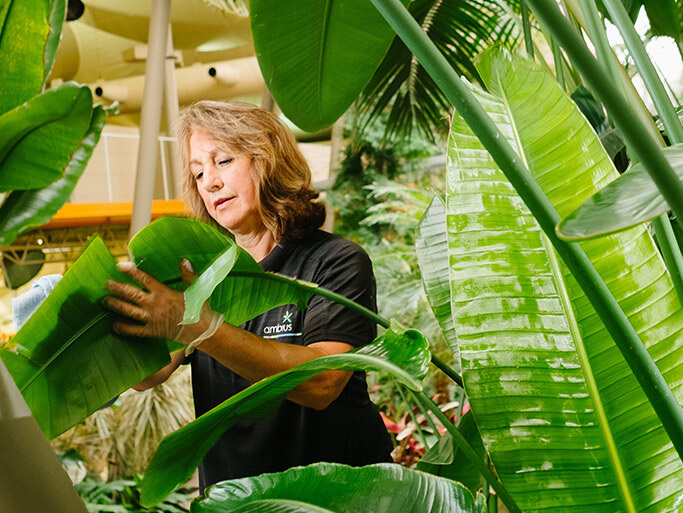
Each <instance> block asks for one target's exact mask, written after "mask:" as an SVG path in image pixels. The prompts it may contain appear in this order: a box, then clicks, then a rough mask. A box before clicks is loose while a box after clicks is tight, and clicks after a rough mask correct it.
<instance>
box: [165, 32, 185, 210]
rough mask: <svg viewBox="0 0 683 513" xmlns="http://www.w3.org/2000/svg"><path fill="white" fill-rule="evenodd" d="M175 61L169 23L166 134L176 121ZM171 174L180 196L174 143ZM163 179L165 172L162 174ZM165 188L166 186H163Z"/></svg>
mask: <svg viewBox="0 0 683 513" xmlns="http://www.w3.org/2000/svg"><path fill="white" fill-rule="evenodd" d="M175 61H176V56H175V53H174V51H173V30H172V29H171V24H170V23H169V24H168V36H167V38H166V65H165V67H164V104H165V106H166V134H167V135H169V136H171V135H173V127H174V126H175V124H176V121H178V111H179V106H178V84H177V82H176V76H175V64H176V63H175ZM161 158H162V159H163V158H164V152H162V153H161ZM170 168H171V171H172V172H171V176H172V183H173V186H172V188H173V194H172V195H173V197H176V198H177V197H179V196H180V192H181V191H180V184H181V183H182V182H181V180H182V169H181V168H180V156H179V155H178V147H177V145H176V144H171V162H170ZM163 176H164V180H165V179H166V173H164V174H163ZM164 190H166V188H164Z"/></svg>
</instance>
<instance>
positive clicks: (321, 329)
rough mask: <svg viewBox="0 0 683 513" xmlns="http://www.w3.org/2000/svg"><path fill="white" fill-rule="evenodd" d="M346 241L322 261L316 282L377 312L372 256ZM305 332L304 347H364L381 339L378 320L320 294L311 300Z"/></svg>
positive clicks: (306, 315) (304, 326) (305, 320)
mask: <svg viewBox="0 0 683 513" xmlns="http://www.w3.org/2000/svg"><path fill="white" fill-rule="evenodd" d="M342 240H343V239H342ZM343 242H344V244H343V245H341V247H340V248H338V250H335V251H333V252H330V253H329V254H328V255H327V257H326V258H325V259H324V260H323V261H322V262H320V266H319V272H318V273H317V274H318V276H316V280H315V282H316V283H317V284H318V285H320V286H321V287H324V288H326V289H328V290H331V291H333V292H336V293H338V294H341V295H342V296H344V297H347V298H349V299H352V300H353V301H356V302H357V303H359V304H361V305H363V306H365V307H366V308H369V309H370V310H372V311H373V312H376V311H377V302H376V298H375V277H374V275H373V272H372V262H371V261H370V257H368V255H367V253H366V252H365V251H364V250H363V248H361V247H360V246H358V245H357V244H354V243H352V242H349V241H343ZM302 331H303V344H304V345H309V344H313V343H314V342H323V341H331V342H344V343H347V344H351V345H354V346H362V345H365V344H368V343H370V342H372V340H374V338H375V337H376V336H377V326H376V324H375V322H374V321H372V320H370V319H368V318H367V317H365V316H364V315H362V314H360V313H358V312H356V311H355V310H351V309H350V308H347V307H344V306H342V305H340V304H339V303H335V302H334V301H331V300H329V299H325V298H323V297H321V296H319V295H316V294H314V295H312V296H311V299H310V300H309V306H308V309H307V310H306V311H305V316H304V324H303V330H302Z"/></svg>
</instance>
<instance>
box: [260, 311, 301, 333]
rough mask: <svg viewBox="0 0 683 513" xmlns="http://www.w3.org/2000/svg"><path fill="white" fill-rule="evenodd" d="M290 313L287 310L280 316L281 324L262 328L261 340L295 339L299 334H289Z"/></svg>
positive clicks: (290, 324) (290, 327) (290, 329)
mask: <svg viewBox="0 0 683 513" xmlns="http://www.w3.org/2000/svg"><path fill="white" fill-rule="evenodd" d="M292 313H293V312H290V311H289V310H288V311H286V312H285V314H284V315H283V316H282V324H275V325H273V326H266V327H264V328H263V338H280V337H297V336H300V335H301V333H291V331H292Z"/></svg>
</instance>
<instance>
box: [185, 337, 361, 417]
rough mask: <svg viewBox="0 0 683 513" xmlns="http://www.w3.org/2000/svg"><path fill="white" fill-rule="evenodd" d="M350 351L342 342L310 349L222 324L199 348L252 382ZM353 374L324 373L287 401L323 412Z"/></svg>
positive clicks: (343, 372)
mask: <svg viewBox="0 0 683 513" xmlns="http://www.w3.org/2000/svg"><path fill="white" fill-rule="evenodd" d="M351 348H352V346H351V345H349V344H345V343H341V342H319V343H316V344H311V345H310V346H298V345H293V344H285V343H282V342H277V341H274V340H270V339H266V338H263V337H259V336H258V335H254V334H253V333H250V332H248V331H245V330H243V329H240V328H237V327H235V326H232V325H230V324H223V325H222V326H221V327H220V328H219V329H218V331H217V332H216V333H215V334H214V335H213V336H211V337H210V338H208V339H207V340H205V341H204V342H202V343H201V344H200V345H199V346H198V347H197V349H199V350H200V351H202V352H204V353H206V354H208V355H209V356H211V357H212V358H214V359H215V360H217V361H218V362H220V363H221V364H222V365H224V366H225V367H227V368H229V369H230V370H232V371H233V372H234V373H236V374H238V375H240V376H242V377H243V378H245V379H247V380H249V381H251V382H253V383H255V382H257V381H259V380H261V379H263V378H266V377H268V376H272V375H274V374H278V373H280V372H283V371H286V370H289V369H291V368H292V367H296V366H297V365H300V364H302V363H305V362H308V361H310V360H313V359H315V358H320V357H321V356H328V355H330V354H336V353H342V352H345V351H348V350H349V349H351ZM351 375H352V373H351V372H347V371H325V372H322V373H320V374H318V375H317V376H314V377H313V378H311V379H309V380H307V381H305V382H304V383H301V384H300V385H299V386H297V387H296V388H294V389H293V390H292V391H291V392H290V393H289V394H287V399H289V400H291V401H293V402H295V403H298V404H301V405H303V406H308V407H310V408H314V409H318V410H321V409H324V408H326V407H327V406H328V405H329V404H330V403H331V402H332V401H334V400H335V399H336V398H337V397H338V396H339V394H340V393H341V391H342V390H343V388H344V386H346V383H347V382H348V380H349V379H350V377H351Z"/></svg>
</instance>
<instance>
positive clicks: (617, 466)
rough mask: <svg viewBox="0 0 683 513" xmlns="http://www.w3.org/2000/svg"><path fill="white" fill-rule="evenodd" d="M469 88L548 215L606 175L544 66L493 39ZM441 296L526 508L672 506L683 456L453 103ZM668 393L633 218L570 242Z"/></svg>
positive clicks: (653, 297)
mask: <svg viewBox="0 0 683 513" xmlns="http://www.w3.org/2000/svg"><path fill="white" fill-rule="evenodd" d="M478 64H479V70H480V73H481V76H482V77H483V79H484V81H485V82H486V84H487V87H488V89H489V91H490V92H491V94H489V93H485V92H483V91H481V90H480V89H478V88H476V87H474V86H472V87H471V89H472V91H473V93H474V94H475V96H476V97H477V99H478V100H479V101H480V102H481V104H482V106H483V107H484V109H485V110H486V111H487V112H488V114H489V115H490V116H491V117H492V118H493V119H494V121H495V122H496V124H497V125H498V127H499V128H500V129H501V131H502V132H503V134H505V136H506V138H507V139H508V140H509V142H510V143H511V144H512V145H513V147H515V148H516V149H517V151H518V153H519V154H520V157H521V158H522V159H523V160H524V161H525V163H526V164H527V166H528V167H529V169H530V170H531V172H532V173H533V175H534V177H535V179H536V180H537V182H538V183H539V185H540V186H541V187H542V189H543V190H544V192H545V193H546V194H547V195H548V197H549V198H550V200H551V201H552V202H553V204H554V206H555V208H556V209H557V210H558V211H559V213H560V215H566V214H567V213H569V212H571V211H573V210H574V209H575V208H576V207H577V206H578V205H579V204H581V203H582V202H583V201H585V200H586V199H587V198H588V197H590V196H591V195H592V194H594V193H595V192H596V191H597V190H599V189H601V188H602V187H604V185H606V183H608V182H609V181H611V180H614V179H616V178H617V176H618V174H617V172H616V171H615V170H614V167H613V165H612V163H611V161H610V160H609V158H608V156H607V155H606V153H605V151H604V149H603V148H602V147H601V145H600V143H599V140H598V138H597V136H596V135H595V133H594V132H593V131H592V129H591V128H590V126H589V124H588V123H587V121H586V119H585V118H584V117H583V116H582V115H581V114H580V112H579V111H578V110H577V108H576V107H575V106H574V105H573V104H572V102H571V101H570V99H569V98H568V97H567V96H566V95H565V94H564V93H563V92H562V90H561V89H560V87H559V86H558V85H557V84H556V82H555V81H554V79H553V78H552V77H551V76H549V75H548V74H546V73H545V72H544V71H543V70H542V69H540V68H539V67H538V66H537V65H536V64H534V63H533V62H531V61H529V60H528V59H526V58H523V57H520V56H511V55H509V54H507V53H506V52H502V51H495V50H494V51H489V52H488V53H486V54H485V55H483V56H482V58H481V59H480V61H479V63H478ZM448 175H449V178H448V195H447V209H448V217H447V230H448V238H449V254H448V256H447V257H446V256H444V258H448V259H449V262H450V280H451V307H452V313H453V319H454V322H455V328H456V332H457V334H458V342H459V347H460V354H461V361H462V369H463V378H464V381H465V387H466V390H467V394H468V397H469V399H470V403H471V405H472V411H473V413H474V417H475V420H476V422H477V424H478V426H479V428H480V430H481V433H482V439H483V440H484V444H485V446H486V448H487V450H488V451H489V453H490V456H491V460H492V462H493V464H494V466H495V468H496V470H497V473H498V475H499V476H500V478H501V481H502V482H503V484H504V485H505V487H506V488H507V490H508V491H509V492H510V494H511V495H512V496H513V498H514V499H515V501H516V502H517V504H518V505H519V506H520V508H521V509H522V510H524V511H572V512H574V511H586V512H588V511H590V512H599V511H631V512H635V511H638V512H642V511H653V512H654V511H673V510H675V507H677V506H675V505H676V504H680V501H681V500H682V497H683V465H681V461H680V459H679V457H678V455H677V453H676V452H675V450H674V448H673V446H672V444H671V442H670V440H669V439H668V437H667V435H666V433H665V431H664V429H663V427H662V425H661V423H660V422H659V420H658V418H657V416H656V415H655V413H654V411H653V409H652V407H651V406H650V404H649V402H648V401H647V399H646V397H645V395H644V393H643V392H642V389H641V388H640V387H639V385H638V383H637V381H636V379H635V378H634V376H633V375H632V373H631V371H630V369H629V367H628V366H627V364H626V363H625V361H624V359H623V357H622V355H621V354H620V352H619V350H618V349H617V347H616V345H615V344H614V342H613V341H612V340H611V338H610V336H609V335H608V333H607V331H606V329H605V327H604V326H603V325H602V323H601V321H600V320H599V318H598V316H597V314H596V313H595V311H594V310H593V307H592V306H591V304H590V303H589V301H588V300H587V298H586V297H585V296H584V294H583V292H582V291H581V289H580V287H579V286H578V284H577V283H576V281H575V280H574V278H573V277H572V276H571V274H570V273H569V272H568V271H567V270H566V268H565V266H564V265H563V264H562V263H561V262H558V260H557V258H556V256H555V253H554V251H553V250H552V249H551V247H550V244H549V243H548V242H547V240H546V239H545V238H544V236H543V235H542V233H541V231H540V229H539V227H538V225H537V223H536V222H535V220H534V219H533V217H532V216H531V215H530V214H529V212H528V210H527V209H526V207H525V205H524V204H523V202H522V200H521V199H520V198H519V196H518V195H517V193H516V192H515V191H514V189H513V188H512V187H511V185H510V184H509V183H508V181H507V180H506V179H505V177H504V175H503V174H502V172H501V171H500V170H499V169H498V168H497V166H496V164H495V163H494V162H493V160H492V159H491V157H490V156H489V154H488V153H487V152H486V150H485V149H484V147H483V145H482V144H481V143H480V142H479V140H478V139H477V138H476V137H475V136H474V135H473V133H472V131H471V130H470V129H469V127H468V126H467V125H466V124H465V123H464V121H463V119H462V118H461V117H460V116H459V115H458V114H457V113H456V115H455V117H454V119H453V126H452V133H451V138H450V142H449V165H448ZM582 246H583V248H584V249H585V251H586V253H587V254H588V256H589V257H590V258H591V260H592V261H593V263H594V264H595V266H596V268H597V270H598V271H599V272H600V274H601V275H602V277H603V279H604V280H605V282H606V283H607V285H608V286H609V288H610V290H611V291H612V293H613V294H614V296H615V297H616V299H617V300H618V301H619V303H620V305H621V307H622V309H623V310H624V312H625V313H626V315H627V316H628V317H629V320H630V321H631V323H632V324H633V326H634V328H635V329H636V330H637V331H638V333H639V336H640V338H641V340H643V342H644V343H645V345H646V347H647V348H648V350H649V352H650V354H651V355H652V357H653V359H654V360H655V361H656V362H657V364H658V366H659V368H660V369H661V371H662V373H663V375H664V377H665V379H666V380H667V381H668V383H669V384H670V385H671V388H672V390H673V391H674V393H675V394H676V396H677V397H678V398H683V365H682V363H683V347H682V346H683V311H682V310H681V306H680V303H679V302H678V300H677V298H676V295H675V292H674V289H673V285H672V283H671V279H670V277H669V276H668V274H667V272H666V269H665V266H664V264H663V262H662V260H661V257H660V255H659V253H658V252H657V249H656V247H655V246H654V243H653V241H652V239H651V237H650V235H649V234H648V232H647V230H646V229H645V227H644V226H638V227H636V228H633V229H631V230H628V231H625V232H622V233H620V234H617V235H612V236H608V237H603V238H600V239H596V240H592V241H586V242H584V243H582Z"/></svg>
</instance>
